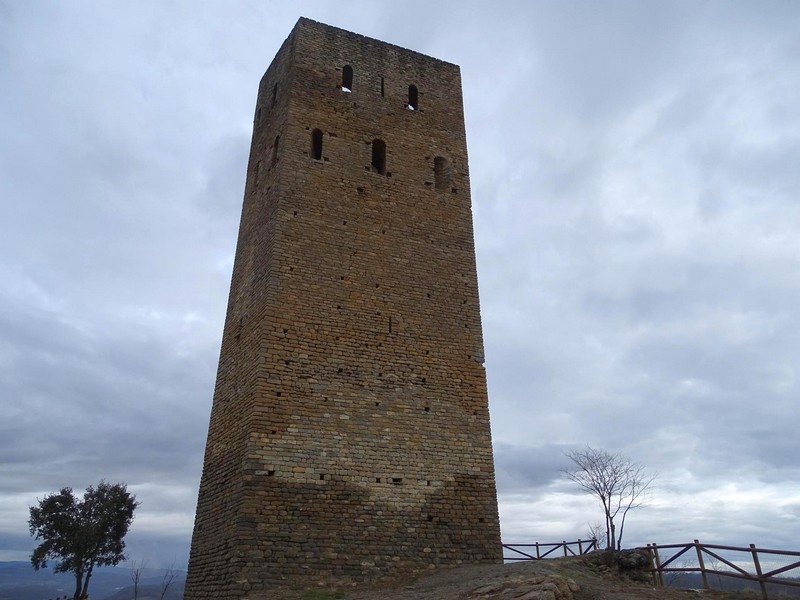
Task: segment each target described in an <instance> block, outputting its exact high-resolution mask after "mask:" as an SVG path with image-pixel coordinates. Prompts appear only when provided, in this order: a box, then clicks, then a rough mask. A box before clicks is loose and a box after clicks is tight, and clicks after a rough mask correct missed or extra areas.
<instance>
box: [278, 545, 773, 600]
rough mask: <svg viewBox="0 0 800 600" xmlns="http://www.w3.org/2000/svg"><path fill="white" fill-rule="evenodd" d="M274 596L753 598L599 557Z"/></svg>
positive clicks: (345, 599) (314, 599)
mask: <svg viewBox="0 0 800 600" xmlns="http://www.w3.org/2000/svg"><path fill="white" fill-rule="evenodd" d="M265 598H270V599H274V600H278V599H281V600H282V599H286V600H649V599H652V598H663V599H666V600H679V599H683V598H695V599H701V600H740V599H741V600H745V599H747V600H758V599H759V598H760V594H755V593H753V592H721V591H704V590H678V589H671V588H654V587H653V584H652V582H651V581H650V580H649V577H648V576H647V575H646V574H645V573H643V572H642V571H637V570H635V569H634V570H627V571H624V572H621V571H620V570H619V568H617V567H616V566H608V565H607V564H606V563H605V561H604V560H603V559H602V555H600V554H594V555H588V556H583V557H569V558H557V559H552V560H538V561H525V562H519V563H516V564H511V565H473V566H466V567H458V568H453V569H447V570H442V571H438V572H436V573H433V574H430V575H425V576H421V577H419V578H417V579H414V580H409V581H405V582H399V583H396V584H394V585H391V586H385V587H382V588H379V589H375V588H373V589H352V590H346V591H337V592H330V591H323V590H315V591H306V592H294V593H288V592H287V593H286V594H279V595H274V594H273V595H270V596H265Z"/></svg>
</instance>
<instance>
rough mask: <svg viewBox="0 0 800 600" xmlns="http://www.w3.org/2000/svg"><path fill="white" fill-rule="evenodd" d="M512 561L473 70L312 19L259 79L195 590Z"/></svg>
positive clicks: (192, 595) (239, 591)
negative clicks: (480, 220) (488, 324)
mask: <svg viewBox="0 0 800 600" xmlns="http://www.w3.org/2000/svg"><path fill="white" fill-rule="evenodd" d="M500 560H501V546H500V533H499V525H498V515H497V500H496V492H495V479H494V466H493V461H492V446H491V438H490V429H489V412H488V401H487V394H486V378H485V373H484V368H483V340H482V333H481V321H480V309H479V304H478V285H477V277H476V271H475V252H474V244H473V234H472V213H471V204H470V189H469V173H468V167H467V146H466V136H465V129H464V114H463V105H462V99H461V79H460V71H459V68H458V67H457V66H456V65H453V64H449V63H446V62H443V61H440V60H436V59H433V58H430V57H427V56H424V55H421V54H418V53H416V52H412V51H409V50H405V49H403V48H399V47H397V46H393V45H391V44H387V43H384V42H380V41H377V40H373V39H370V38H366V37H363V36H361V35H356V34H353V33H349V32H347V31H343V30H341V29H337V28H334V27H329V26H327V25H323V24H321V23H317V22H314V21H310V20H308V19H300V20H299V21H298V23H297V25H296V26H295V28H294V29H293V31H292V32H291V34H290V35H289V37H288V38H287V39H286V41H285V42H284V43H283V45H282V46H281V49H280V50H279V51H278V54H277V55H276V57H275V59H274V60H273V61H272V64H271V65H270V66H269V68H268V69H267V72H266V73H265V75H264V77H263V78H262V80H261V84H260V86H259V92H258V102H257V105H256V111H255V122H254V126H253V139H252V146H251V150H250V163H249V166H248V171H247V184H246V187H245V197H244V206H243V209H242V217H241V224H240V229H239V240H238V246H237V250H236V261H235V265H234V268H233V278H232V281H231V290H230V298H229V303H228V313H227V319H226V322H225V329H224V333H223V339H222V349H221V353H220V361H219V370H218V373H217V381H216V390H215V394H214V403H213V407H212V410H211V421H210V426H209V432H208V440H207V445H206V452H205V462H204V467H203V476H202V480H201V484H200V494H199V499H198V504H197V516H196V520H195V526H194V535H193V538H192V548H191V556H190V561H189V574H188V580H187V585H186V598H187V599H192V600H194V599H200V598H225V599H230V598H241V597H247V596H248V595H254V594H256V593H257V592H259V591H263V590H268V589H270V588H272V587H275V586H277V585H281V584H293V583H294V584H297V583H305V584H306V585H311V584H313V583H315V582H317V581H321V580H326V581H332V580H338V581H368V580H372V579H376V578H380V577H383V576H387V575H392V574H394V573H398V572H403V571H414V570H418V569H420V568H425V567H428V566H430V565H442V566H444V565H453V564H458V563H477V562H499V561H500Z"/></svg>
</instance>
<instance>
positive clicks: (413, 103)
mask: <svg viewBox="0 0 800 600" xmlns="http://www.w3.org/2000/svg"><path fill="white" fill-rule="evenodd" d="M418 97H419V94H418V92H417V86H415V85H413V84H412V85H410V86H408V104H406V108H407V109H408V110H419V102H418V99H419V98H418Z"/></svg>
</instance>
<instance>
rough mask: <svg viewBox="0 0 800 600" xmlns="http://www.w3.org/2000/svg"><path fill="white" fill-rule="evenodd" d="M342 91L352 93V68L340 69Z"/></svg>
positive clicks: (348, 66)
mask: <svg viewBox="0 0 800 600" xmlns="http://www.w3.org/2000/svg"><path fill="white" fill-rule="evenodd" d="M342 91H343V92H352V91H353V67H351V66H350V65H345V66H344V68H343V69H342Z"/></svg>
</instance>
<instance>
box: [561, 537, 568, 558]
mask: <svg viewBox="0 0 800 600" xmlns="http://www.w3.org/2000/svg"><path fill="white" fill-rule="evenodd" d="M561 543H562V544H564V556H566V555H567V540H561Z"/></svg>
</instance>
